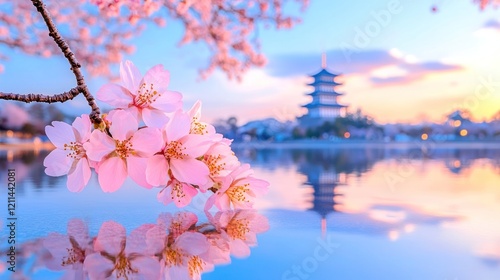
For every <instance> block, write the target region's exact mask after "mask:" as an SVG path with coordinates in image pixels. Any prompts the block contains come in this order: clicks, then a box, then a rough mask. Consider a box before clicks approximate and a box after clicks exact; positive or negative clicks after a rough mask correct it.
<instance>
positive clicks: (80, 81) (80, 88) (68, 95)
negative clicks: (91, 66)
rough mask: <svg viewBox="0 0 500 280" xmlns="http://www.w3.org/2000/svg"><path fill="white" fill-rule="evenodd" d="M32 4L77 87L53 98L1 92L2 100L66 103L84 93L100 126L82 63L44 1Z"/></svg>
mask: <svg viewBox="0 0 500 280" xmlns="http://www.w3.org/2000/svg"><path fill="white" fill-rule="evenodd" d="M31 2H32V3H33V5H34V6H35V8H36V9H37V11H38V12H39V13H40V14H41V15H42V17H43V20H44V21H45V24H46V25H47V28H48V30H49V36H50V37H52V38H53V39H54V41H55V42H56V44H57V46H58V47H59V48H60V49H61V51H62V53H63V54H64V56H65V57H66V59H67V60H68V62H69V64H70V65H71V71H73V74H74V75H75V78H76V83H77V86H76V87H74V88H72V89H71V90H69V91H68V92H64V93H61V94H57V95H53V96H47V95H42V94H27V95H21V94H14V93H2V92H0V99H5V100H16V101H22V102H26V103H29V102H33V101H36V102H44V103H53V102H65V101H68V100H71V99H73V98H74V97H75V96H77V95H78V94H79V93H82V94H83V96H85V99H87V102H88V104H89V106H90V108H92V112H91V113H90V120H91V121H92V123H94V124H96V125H98V124H100V123H101V122H102V119H101V117H100V114H101V112H100V109H99V107H98V106H97V104H96V102H95V100H94V97H93V96H92V94H91V93H90V91H89V89H88V87H87V84H86V83H85V79H84V78H83V75H82V72H81V71H80V67H81V65H80V63H78V60H77V59H76V57H75V55H74V54H73V52H72V51H71V49H70V48H69V46H68V44H67V43H66V41H64V39H63V38H62V37H61V35H60V34H59V31H58V30H57V28H56V26H55V24H54V22H53V21H52V18H51V17H50V14H49V11H48V10H47V8H46V7H45V5H44V4H43V1H42V0H31Z"/></svg>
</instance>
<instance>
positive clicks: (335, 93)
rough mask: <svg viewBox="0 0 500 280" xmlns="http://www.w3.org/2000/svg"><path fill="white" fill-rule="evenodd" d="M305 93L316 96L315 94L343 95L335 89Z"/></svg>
mask: <svg viewBox="0 0 500 280" xmlns="http://www.w3.org/2000/svg"><path fill="white" fill-rule="evenodd" d="M306 95H311V96H316V95H335V96H339V95H344V94H343V93H340V92H336V91H317V90H315V91H313V92H311V93H307V94H306Z"/></svg>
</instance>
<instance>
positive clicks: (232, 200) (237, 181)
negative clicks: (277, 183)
mask: <svg viewBox="0 0 500 280" xmlns="http://www.w3.org/2000/svg"><path fill="white" fill-rule="evenodd" d="M252 174H253V171H252V169H250V165H248V164H243V165H241V166H239V167H238V168H236V169H235V170H234V171H232V172H231V173H230V174H229V175H228V176H226V177H224V178H223V179H222V180H221V182H219V184H220V186H219V189H218V190H217V191H216V193H214V194H213V195H212V196H211V197H210V198H209V199H208V200H207V204H206V205H205V208H206V209H210V208H211V207H212V206H213V205H214V204H215V206H216V207H217V208H218V209H220V210H229V209H231V205H232V206H233V207H234V208H237V209H250V208H252V205H253V200H254V198H255V197H257V196H260V195H263V194H265V193H266V192H267V187H268V186H269V183H268V182H266V181H264V180H260V179H256V178H254V177H252V176H251V175H252Z"/></svg>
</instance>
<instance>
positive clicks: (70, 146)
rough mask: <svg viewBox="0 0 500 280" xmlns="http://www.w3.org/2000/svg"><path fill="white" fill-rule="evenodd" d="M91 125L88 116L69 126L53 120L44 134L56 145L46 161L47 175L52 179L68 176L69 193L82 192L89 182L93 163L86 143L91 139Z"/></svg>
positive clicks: (44, 162)
mask: <svg viewBox="0 0 500 280" xmlns="http://www.w3.org/2000/svg"><path fill="white" fill-rule="evenodd" d="M90 128H91V123H90V119H89V116H88V115H82V116H81V117H78V118H76V119H75V121H74V122H73V125H69V124H67V123H64V122H59V121H54V122H52V126H47V127H46V128H45V132H46V134H47V137H48V138H49V139H50V141H51V142H52V143H53V144H54V145H55V146H56V149H55V150H53V151H52V152H51V153H50V154H49V155H48V156H47V157H46V158H45V160H44V161H43V165H44V166H45V167H46V169H45V173H47V175H49V176H62V175H66V174H67V175H68V182H67V186H68V189H69V190H70V191H73V192H79V191H81V190H82V189H83V188H84V187H85V186H86V185H87V183H88V181H89V179H90V175H91V171H90V164H89V160H88V158H87V154H86V151H85V148H84V147H83V144H84V143H85V142H87V141H88V139H89V137H90Z"/></svg>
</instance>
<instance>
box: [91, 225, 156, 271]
mask: <svg viewBox="0 0 500 280" xmlns="http://www.w3.org/2000/svg"><path fill="white" fill-rule="evenodd" d="M152 227H154V225H150V224H145V225H142V226H140V227H139V228H137V229H135V230H134V231H132V232H131V233H130V235H129V236H128V237H127V236H126V232H125V228H124V227H123V226H122V225H120V224H118V223H116V222H113V221H109V222H105V223H104V224H103V225H102V226H101V229H100V230H99V233H98V235H97V238H96V240H95V243H94V250H95V253H93V254H90V255H89V256H87V258H86V259H85V262H84V266H85V269H86V270H87V271H88V274H89V278H90V279H91V280H93V279H96V280H101V279H151V280H159V279H160V276H161V267H160V263H159V262H158V260H157V259H156V257H154V255H153V252H151V251H149V250H148V248H149V247H148V246H147V244H146V234H147V232H148V230H150V229H151V228H152Z"/></svg>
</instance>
